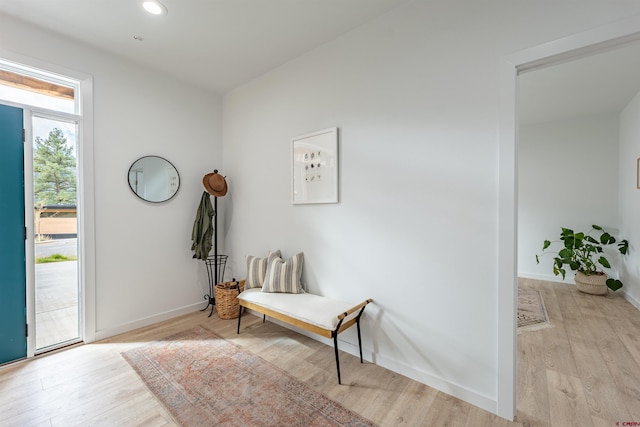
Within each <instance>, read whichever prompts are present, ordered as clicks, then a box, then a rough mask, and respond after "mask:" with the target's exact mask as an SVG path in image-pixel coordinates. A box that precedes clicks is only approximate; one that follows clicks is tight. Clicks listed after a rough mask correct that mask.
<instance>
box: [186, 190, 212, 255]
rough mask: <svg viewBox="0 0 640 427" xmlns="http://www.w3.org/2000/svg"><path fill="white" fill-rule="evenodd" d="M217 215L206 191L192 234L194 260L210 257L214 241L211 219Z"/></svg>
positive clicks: (203, 194)
mask: <svg viewBox="0 0 640 427" xmlns="http://www.w3.org/2000/svg"><path fill="white" fill-rule="evenodd" d="M215 214H216V212H215V210H213V206H212V205H211V197H210V194H209V193H207V192H206V191H205V192H203V193H202V199H201V200H200V206H198V212H197V213H196V220H195V222H194V223H193V231H192V232H191V240H193V244H192V245H191V250H192V251H194V254H193V257H194V258H198V259H201V260H205V259H207V257H208V256H209V252H210V251H211V246H212V240H213V239H212V236H213V222H212V221H211V219H212V218H213V216H214V215H215Z"/></svg>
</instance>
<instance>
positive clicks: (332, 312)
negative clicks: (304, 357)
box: [238, 289, 358, 330]
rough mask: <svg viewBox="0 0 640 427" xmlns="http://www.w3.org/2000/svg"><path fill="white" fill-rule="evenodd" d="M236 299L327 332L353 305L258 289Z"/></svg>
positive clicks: (333, 327)
mask: <svg viewBox="0 0 640 427" xmlns="http://www.w3.org/2000/svg"><path fill="white" fill-rule="evenodd" d="M238 298H239V299H240V300H242V301H247V302H250V303H253V304H257V305H259V306H261V307H265V308H267V309H270V310H273V311H277V312H278V313H282V314H284V315H287V316H289V317H293V318H295V319H298V320H300V321H302V322H305V323H308V324H311V325H314V326H318V327H320V328H323V329H328V330H334V329H335V328H336V326H338V315H340V314H342V313H344V312H346V311H347V310H349V309H350V308H351V307H353V304H349V303H346V302H342V301H336V300H333V299H330V298H327V297H323V296H319V295H313V294H309V293H303V294H288V293H267V292H261V291H260V289H248V290H245V291H244V292H242V293H241V294H240V295H239V296H238ZM357 314H358V312H357V311H356V312H355V313H352V314H351V315H349V316H347V318H346V319H345V320H344V321H345V322H346V321H347V320H349V319H351V318H352V317H355V316H356V315H357Z"/></svg>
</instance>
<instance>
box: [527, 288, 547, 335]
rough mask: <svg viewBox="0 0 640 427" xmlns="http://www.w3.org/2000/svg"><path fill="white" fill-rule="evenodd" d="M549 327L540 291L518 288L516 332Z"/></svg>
mask: <svg viewBox="0 0 640 427" xmlns="http://www.w3.org/2000/svg"><path fill="white" fill-rule="evenodd" d="M551 326H553V325H551V323H550V322H549V315H548V314H547V308H546V307H545V306H544V301H543V299H542V295H541V294H540V291H536V290H533V289H520V288H518V332H521V331H535V330H539V329H544V328H549V327H551Z"/></svg>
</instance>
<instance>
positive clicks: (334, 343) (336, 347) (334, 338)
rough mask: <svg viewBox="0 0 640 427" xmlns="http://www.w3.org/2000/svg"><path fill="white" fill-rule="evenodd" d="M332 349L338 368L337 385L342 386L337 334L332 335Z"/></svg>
mask: <svg viewBox="0 0 640 427" xmlns="http://www.w3.org/2000/svg"><path fill="white" fill-rule="evenodd" d="M333 348H334V350H335V352H336V368H338V384H342V381H341V380H340V357H339V356H338V334H333Z"/></svg>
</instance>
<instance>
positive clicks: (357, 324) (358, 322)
mask: <svg viewBox="0 0 640 427" xmlns="http://www.w3.org/2000/svg"><path fill="white" fill-rule="evenodd" d="M356 328H358V347H360V363H363V361H362V339H361V338H360V318H359V317H358V320H357V321H356Z"/></svg>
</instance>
